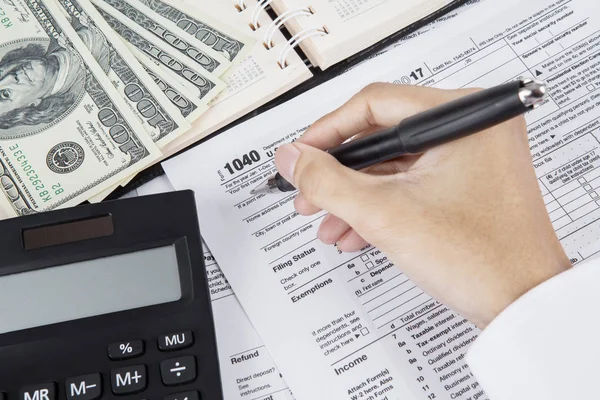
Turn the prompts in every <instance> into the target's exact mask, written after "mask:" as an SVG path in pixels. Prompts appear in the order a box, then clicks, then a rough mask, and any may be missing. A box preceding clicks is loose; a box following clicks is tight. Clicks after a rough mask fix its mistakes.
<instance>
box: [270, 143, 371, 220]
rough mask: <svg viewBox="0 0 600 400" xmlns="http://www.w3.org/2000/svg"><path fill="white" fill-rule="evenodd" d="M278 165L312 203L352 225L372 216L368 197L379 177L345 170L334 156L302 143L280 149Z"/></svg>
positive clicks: (288, 179) (285, 176) (284, 175)
mask: <svg viewBox="0 0 600 400" xmlns="http://www.w3.org/2000/svg"><path fill="white" fill-rule="evenodd" d="M275 165H276V166H277V169H278V171H279V173H280V174H281V176H283V177H284V178H285V179H286V180H287V181H288V182H290V183H292V184H293V185H294V186H295V187H296V188H297V189H298V190H299V191H300V193H301V194H302V196H304V198H305V199H306V200H307V201H308V202H309V203H311V204H312V205H314V206H316V207H318V208H320V209H323V210H326V211H328V212H330V213H332V214H333V215H335V216H337V217H339V218H341V219H343V220H345V221H346V222H348V223H350V224H351V225H352V222H353V221H354V220H355V219H356V218H357V216H358V214H362V215H364V213H365V212H368V210H366V209H365V207H366V206H367V207H368V203H369V202H368V201H365V200H366V199H365V197H368V196H365V195H364V194H365V193H368V192H369V186H372V185H373V183H372V182H373V180H374V179H375V177H373V176H367V175H365V174H362V173H360V172H357V171H354V170H351V169H350V168H347V167H345V166H343V165H342V164H340V163H339V162H338V161H337V160H336V159H335V158H334V157H333V156H332V155H330V154H328V153H326V152H324V151H322V150H319V149H317V148H314V147H311V146H307V145H305V144H302V143H292V144H286V145H283V146H281V147H280V148H278V149H277V152H276V153H275ZM367 178H369V179H367Z"/></svg>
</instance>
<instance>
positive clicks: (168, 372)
mask: <svg viewBox="0 0 600 400" xmlns="http://www.w3.org/2000/svg"><path fill="white" fill-rule="evenodd" d="M160 376H161V377H162V381H163V383H164V384H165V385H167V386H173V385H179V384H182V383H187V382H191V381H193V380H194V379H196V358H195V357H194V356H187V357H178V358H171V359H170V360H165V361H162V362H161V363H160ZM188 400H189V399H188Z"/></svg>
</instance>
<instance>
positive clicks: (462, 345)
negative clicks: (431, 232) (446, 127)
mask: <svg viewBox="0 0 600 400" xmlns="http://www.w3.org/2000/svg"><path fill="white" fill-rule="evenodd" d="M493 3H494V2H492V1H489V2H484V3H482V4H480V5H478V6H477V7H482V8H479V10H478V13H479V15H485V14H487V15H488V16H489V17H492V16H493V19H490V20H489V21H481V22H485V23H484V24H483V25H480V26H477V27H474V28H471V29H468V33H463V34H460V35H459V36H457V37H456V38H454V39H453V40H452V41H449V42H448V43H446V44H444V43H437V45H443V46H441V47H439V48H437V49H436V48H435V47H433V46H431V42H430V41H429V42H424V41H422V40H420V39H421V38H416V39H415V41H412V42H410V43H408V44H406V45H405V46H404V45H403V46H400V48H398V49H395V50H392V51H390V52H389V53H388V54H385V55H383V56H381V57H380V58H379V59H376V60H374V61H375V63H374V64H371V63H367V64H364V65H362V66H361V67H359V68H356V69H355V70H352V71H350V72H349V73H347V74H346V75H345V76H344V77H342V78H341V80H340V81H338V82H333V83H331V84H330V85H325V86H323V87H322V88H316V89H315V90H314V91H311V92H309V93H307V94H306V95H303V96H300V97H298V98H296V99H294V100H292V101H291V102H289V103H287V104H285V105H283V106H281V107H278V108H277V109H275V110H273V111H271V112H268V113H266V114H264V115H261V116H259V117H257V118H255V119H252V120H250V121H248V122H246V123H244V124H242V125H239V126H237V127H235V128H233V129H232V130H230V131H228V132H226V133H224V134H222V135H220V136H218V137H216V138H214V139H211V140H210V141H208V142H207V143H205V144H203V145H201V146H198V147H196V148H195V149H192V150H190V151H188V152H186V153H184V154H183V155H181V156H179V157H177V158H174V159H172V160H170V161H168V162H166V163H164V164H163V166H164V168H165V170H166V172H167V175H168V176H169V179H170V180H171V182H172V183H173V185H174V186H175V187H176V188H178V189H184V188H191V189H194V190H195V192H196V197H197V203H198V211H199V214H200V226H201V230H202V232H203V235H204V239H205V240H206V242H207V244H208V246H209V247H210V248H211V250H212V251H213V254H214V255H215V257H216V259H217V260H218V262H219V264H220V266H221V268H222V269H223V271H224V273H225V275H226V276H227V278H228V280H229V282H230V283H231V285H232V287H233V288H234V290H235V292H236V294H237V295H238V298H239V299H240V301H241V304H242V305H243V307H244V309H245V310H246V313H247V314H248V316H249V317H250V320H251V321H252V324H253V325H254V327H255V328H256V330H257V332H258V333H259V334H260V336H261V337H262V339H263V341H264V343H265V344H266V345H267V347H268V349H269V352H270V353H271V355H272V356H273V359H274V360H275V362H276V364H277V365H278V367H279V369H280V371H281V372H282V373H283V375H284V376H285V379H286V381H287V383H288V385H289V387H290V388H291V389H292V391H293V393H294V395H295V397H296V398H297V399H299V400H304V399H307V400H309V399H310V400H312V399H333V400H337V399H340V400H342V399H357V400H358V399H374V400H375V399H429V400H431V399H463V400H466V399H472V400H477V399H487V396H486V395H485V393H484V392H483V390H482V388H481V387H480V386H479V385H478V383H477V381H476V378H475V377H474V375H473V374H472V372H471V371H470V370H469V367H468V366H467V365H466V363H465V353H466V350H467V349H468V347H469V345H470V344H471V343H472V342H473V341H474V340H475V339H476V337H477V335H478V333H479V332H478V330H477V329H476V328H475V327H474V326H473V325H471V324H470V323H469V322H468V321H466V320H465V319H464V318H462V317H461V316H459V315H458V314H456V313H455V312H453V311H452V310H450V309H449V308H448V307H446V306H445V305H443V304H440V303H438V302H437V301H435V300H434V299H432V298H430V297H429V296H428V295H427V294H425V293H423V292H422V291H421V290H420V289H419V288H418V287H416V286H415V285H414V284H413V283H412V282H411V281H410V280H408V279H407V278H406V277H405V276H404V274H403V273H402V266H398V267H396V266H393V265H392V264H391V263H390V262H389V260H388V259H387V257H386V256H385V255H384V254H382V253H381V252H379V250H377V249H374V248H368V249H365V250H364V251H362V252H359V253H356V254H337V253H336V251H335V249H334V248H332V247H328V246H324V245H322V244H320V243H319V242H318V240H317V239H316V231H317V228H318V225H319V223H320V220H321V218H322V217H323V215H322V214H321V215H315V216H312V217H302V216H299V215H298V214H297V213H295V211H294V209H293V204H292V201H293V198H294V196H295V193H291V194H290V193H284V194H278V195H266V196H265V195H258V196H252V195H250V190H251V189H252V188H253V187H254V186H256V185H257V184H258V183H259V182H260V181H262V180H263V179H265V178H266V177H267V176H269V175H270V174H272V173H273V172H274V166H273V163H272V157H273V154H274V151H275V149H276V148H277V146H279V145H281V144H282V143H286V142H289V141H292V140H294V139H296V138H298V137H299V136H300V135H301V134H302V132H304V131H305V130H306V129H307V127H308V126H309V125H310V123H312V122H313V121H314V120H315V119H317V118H318V117H320V116H322V115H323V114H325V113H326V112H328V111H330V110H332V109H335V108H336V107H338V106H339V105H341V104H342V103H343V102H344V101H345V100H347V99H348V98H349V96H351V95H352V94H353V93H354V92H355V91H356V90H358V89H359V88H360V87H362V86H363V85H364V84H365V83H368V82H369V81H381V80H383V81H388V82H395V83H413V84H419V85H427V86H434V87H439V88H457V87H473V86H482V87H489V86H492V85H496V84H500V83H502V82H506V81H509V80H514V79H519V78H522V77H531V76H533V77H537V78H539V79H544V80H546V81H547V82H548V84H549V86H550V97H549V99H548V100H547V101H546V102H545V103H544V104H543V105H542V106H541V107H540V108H538V109H536V110H534V111H532V112H530V113H528V114H527V116H526V118H527V122H528V128H529V140H530V147H531V152H532V160H533V163H534V165H535V168H536V174H537V176H538V183H539V187H540V190H541V191H542V194H543V196H544V200H545V203H546V206H547V209H548V212H549V214H550V217H551V219H552V222H553V225H554V228H555V229H556V231H557V234H558V235H559V238H560V239H561V243H562V244H563V246H564V248H565V250H566V251H567V253H568V255H569V257H570V258H571V260H572V261H573V262H578V261H581V260H582V259H585V258H587V257H589V256H590V255H591V254H593V252H595V251H597V249H596V250H594V246H595V243H597V242H598V239H599V238H600V221H599V218H600V199H598V196H599V194H600V169H599V168H597V166H598V163H599V162H600V155H598V146H599V144H600V141H599V135H600V129H599V128H600V13H599V11H600V10H599V7H600V5H599V4H597V2H590V1H586V0H570V1H569V0H565V1H548V0H530V1H528V2H526V3H521V4H520V5H519V12H518V13H517V12H514V11H511V12H509V13H506V14H498V13H497V12H496V8H495V7H494V4H493ZM477 7H476V8H475V10H477ZM472 11H473V10H472ZM464 16H468V13H465V14H464ZM461 17H462V16H459V17H458V18H457V19H456V20H457V21H459V20H460V21H459V23H460V25H461V26H465V27H472V26H473V22H472V19H467V18H461ZM455 29H457V24H449V25H447V26H441V27H438V28H436V30H435V31H434V34H435V37H436V38H437V37H448V38H450V37H452V34H453V33H454V34H456V33H457V31H456V30H455ZM458 32H460V31H458ZM427 37H428V36H424V38H425V39H427ZM417 49H429V50H433V51H427V52H421V53H420V54H419V53H418V51H417ZM390 60H393V61H394V62H390ZM398 60H404V61H407V62H404V63H398V62H397V61H398ZM373 65H377V66H379V67H381V66H382V65H387V66H388V68H389V66H390V65H397V67H395V68H394V69H393V70H392V71H390V72H389V73H387V74H385V75H383V76H382V75H379V74H375V72H378V73H381V72H384V70H383V69H381V70H377V71H376V70H375V69H373ZM342 88H343V89H345V90H346V91H347V92H346V94H344V91H342ZM334 89H335V90H334ZM331 93H338V94H339V95H340V97H339V98H336V99H332V98H331ZM507 384H510V383H509V382H507Z"/></svg>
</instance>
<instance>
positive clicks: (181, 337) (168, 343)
mask: <svg viewBox="0 0 600 400" xmlns="http://www.w3.org/2000/svg"><path fill="white" fill-rule="evenodd" d="M193 344H194V334H193V333H192V331H184V332H178V333H170V334H168V335H162V336H160V337H159V338H158V348H159V349H160V350H162V351H171V350H179V349H184V348H186V347H190V346H191V345H193Z"/></svg>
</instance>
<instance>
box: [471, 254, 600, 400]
mask: <svg viewBox="0 0 600 400" xmlns="http://www.w3.org/2000/svg"><path fill="white" fill-rule="evenodd" d="M599 335H600V259H594V260H590V261H586V262H583V263H581V264H579V265H577V266H576V267H574V268H571V269H570V270H568V271H566V272H564V273H562V274H560V275H558V276H555V277H554V278H552V279H550V280H548V281H546V282H544V283H542V284H541V285H539V286H538V287H536V288H534V289H532V290H531V291H529V292H528V293H526V294H525V295H523V296H522V297H521V298H520V299H518V300H517V301H516V302H514V303H513V304H512V305H510V306H509V307H508V308H506V309H505V310H504V311H503V312H502V313H500V315H499V316H498V317H496V319H494V320H493V321H492V323H491V324H490V325H489V326H488V327H487V328H486V329H485V330H484V331H483V332H482V333H481V335H480V337H479V338H478V339H477V340H476V341H475V343H474V344H473V346H472V347H471V349H470V350H469V352H468V354H467V362H468V364H469V365H470V366H471V368H472V370H473V372H474V373H475V376H476V377H477V379H478V380H479V382H480V384H481V385H482V387H483V389H484V390H485V391H486V393H487V394H488V396H489V398H490V400H525V399H527V400H532V399H535V400H537V399H540V400H559V399H560V400H566V399H600V345H598V338H599V337H600V336H599Z"/></svg>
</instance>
